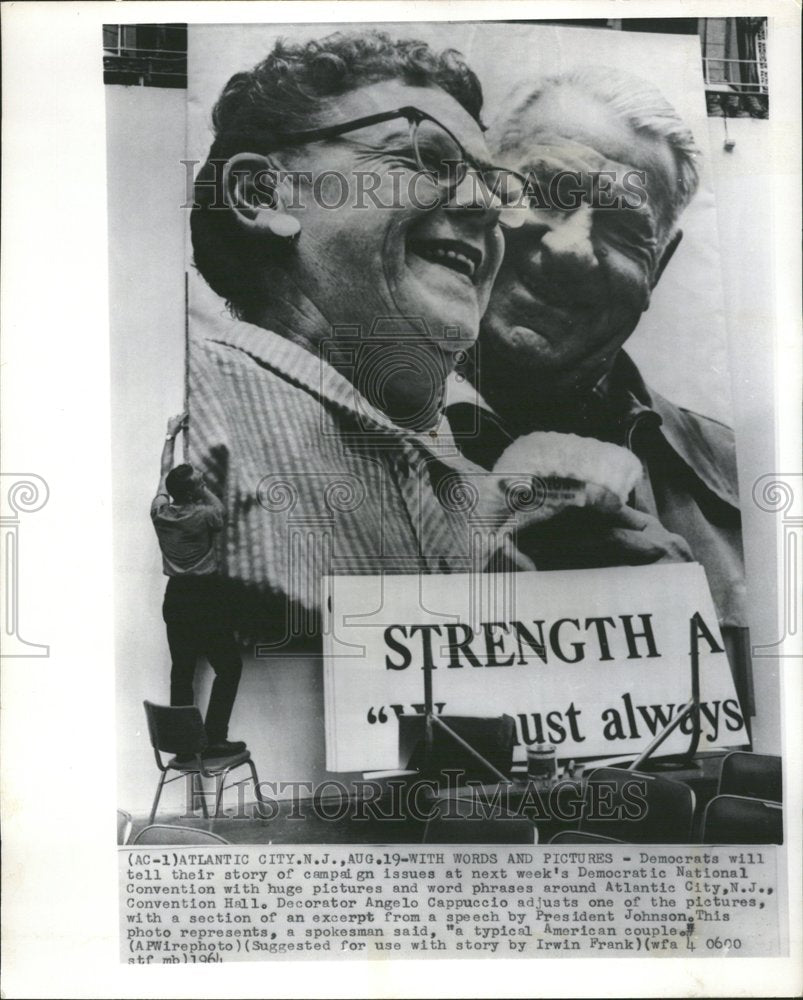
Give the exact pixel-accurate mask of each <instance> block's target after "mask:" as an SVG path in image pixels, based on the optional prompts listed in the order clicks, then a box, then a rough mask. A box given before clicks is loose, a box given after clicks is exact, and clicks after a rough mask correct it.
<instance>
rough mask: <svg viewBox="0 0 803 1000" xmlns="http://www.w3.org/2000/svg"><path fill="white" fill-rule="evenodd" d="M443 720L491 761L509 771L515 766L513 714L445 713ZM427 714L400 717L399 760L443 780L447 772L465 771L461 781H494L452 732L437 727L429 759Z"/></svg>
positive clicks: (426, 774)
mask: <svg viewBox="0 0 803 1000" xmlns="http://www.w3.org/2000/svg"><path fill="white" fill-rule="evenodd" d="M441 718H442V719H443V721H444V722H445V723H446V725H447V726H449V727H450V729H453V730H454V731H455V732H456V733H457V735H458V736H460V737H462V739H464V740H465V741H466V742H467V743H469V744H470V745H471V747H472V748H473V749H474V750H476V751H477V752H478V753H479V754H481V755H482V756H483V757H484V758H485V759H486V760H487V761H488V762H489V763H490V764H493V766H494V767H495V768H496V770H497V771H501V773H502V774H505V775H507V774H509V773H510V769H511V767H512V765H513V747H514V745H515V742H516V722H515V720H514V719H513V717H512V716H510V715H501V716H496V717H491V718H483V717H477V716H464V715H444V716H441ZM424 725H425V720H424V716H423V715H402V716H400V717H399V759H400V760H401V762H402V765H403V766H404V767H408V768H412V769H414V770H417V771H420V772H421V774H423V775H425V776H426V777H428V778H432V779H434V780H437V781H439V783H442V784H447V783H448V779H446V780H442V776H443V772H444V771H449V770H452V771H456V770H460V771H462V772H463V776H462V778H461V782H460V783H463V782H466V781H491V780H492V775H491V773H490V772H489V770H488V768H487V767H483V766H482V764H480V763H479V761H477V760H476V759H475V758H474V757H473V756H472V755H471V754H470V753H468V751H466V750H465V749H464V748H463V747H461V746H460V744H459V743H457V742H456V741H455V740H454V739H453V738H452V737H451V736H450V735H449V734H448V733H446V732H444V731H443V730H442V729H440V728H438V727H437V726H436V727H435V728H434V730H433V745H432V754H431V756H430V757H429V758H427V753H426V746H425V744H424Z"/></svg>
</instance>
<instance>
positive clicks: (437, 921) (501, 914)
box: [120, 844, 778, 964]
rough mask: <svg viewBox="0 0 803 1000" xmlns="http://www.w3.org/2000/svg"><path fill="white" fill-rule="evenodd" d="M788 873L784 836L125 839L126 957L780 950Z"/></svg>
mask: <svg viewBox="0 0 803 1000" xmlns="http://www.w3.org/2000/svg"><path fill="white" fill-rule="evenodd" d="M603 847H604V849H602V848H603ZM776 875H777V872H776V853H775V850H774V849H773V848H763V849H762V850H761V851H756V850H747V851H745V850H743V849H733V848H731V849H728V848H715V849H711V848H694V849H691V848H680V847H672V848H668V849H667V848H660V847H651V848H648V849H645V848H637V847H635V846H631V845H627V844H621V845H607V844H606V845H600V846H599V847H598V846H596V845H595V846H594V848H593V849H585V848H581V847H579V846H572V847H561V848H557V847H551V846H549V845H547V846H545V847H544V848H539V847H533V848H529V849H527V850H516V849H515V848H506V849H503V850H499V849H494V850H488V849H484V848H476V849H470V848H468V849H467V848H449V847H443V848H442V849H440V850H437V851H432V850H427V849H424V850H420V851H419V850H418V849H416V848H413V847H411V848H409V849H403V850H398V851H393V852H388V851H386V850H384V849H377V850H371V849H368V850H366V849H358V850H355V849H354V848H353V847H347V846H343V847H339V846H338V847H335V846H332V845H329V846H327V847H326V848H325V849H324V848H314V847H308V846H304V847H303V848H299V849H295V850H289V849H288V850H280V849H276V850H274V849H270V850H269V851H266V852H262V851H259V852H257V851H249V850H248V849H240V850H238V851H237V852H236V853H235V852H234V851H230V852H226V851H221V852H219V853H218V852H209V853H206V852H200V851H195V852H189V851H186V850H181V849H161V850H159V851H158V852H154V851H153V850H150V851H149V850H146V849H143V848H133V849H125V850H121V852H120V887H121V898H122V900H123V907H122V912H121V935H120V936H121V947H122V957H123V960H124V961H126V962H129V963H133V964H151V963H157V962H159V963H168V964H176V963H203V962H224V961H236V960H240V961H242V960H248V959H251V960H259V959H261V958H265V957H291V958H293V957H298V958H305V959H306V958H324V959H333V958H340V957H342V958H353V959H360V958H366V959H370V958H376V957H378V956H379V955H381V954H386V953H391V954H393V955H394V957H399V958H403V957H407V958H415V957H421V958H425V957H432V956H434V955H441V956H443V955H452V956H454V957H475V956H476V957H488V956H494V955H498V956H500V957H536V956H537V957H550V956H551V957H555V958H560V957H561V956H563V955H574V956H578V955H599V954H613V953H617V954H618V953H621V954H622V955H624V956H627V955H634V956H636V955H640V956H642V957H643V956H646V955H647V954H652V953H655V954H671V953H674V954H682V955H688V956H693V957H704V956H716V957H722V956H723V955H738V956H740V957H745V956H755V955H760V954H772V953H773V952H774V950H776V951H777V947H778V943H777V941H774V940H771V938H772V935H773V933H774V931H773V930H772V928H773V927H775V926H776V920H777V912H776V911H777V896H776V895H775V893H774V892H773V888H772V887H773V885H774V883H775V879H776ZM757 914H760V917H759V921H760V926H761V927H763V928H766V932H765V933H763V934H761V933H760V934H756V927H757V926H758V924H757V922H756V915H757Z"/></svg>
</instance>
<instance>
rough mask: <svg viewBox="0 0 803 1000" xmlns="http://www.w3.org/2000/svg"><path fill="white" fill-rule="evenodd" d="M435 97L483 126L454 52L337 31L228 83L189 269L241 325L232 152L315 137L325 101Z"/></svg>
mask: <svg viewBox="0 0 803 1000" xmlns="http://www.w3.org/2000/svg"><path fill="white" fill-rule="evenodd" d="M393 79H398V80H402V81H403V82H404V83H406V84H409V85H410V86H418V87H427V86H429V87H432V86H435V87H440V88H441V89H442V90H444V91H446V93H447V94H450V95H451V96H452V97H453V98H454V99H455V100H456V101H457V102H458V103H459V104H460V105H462V107H463V108H465V110H466V111H467V112H468V113H469V114H470V115H471V117H472V118H474V119H475V121H477V123H478V124H480V125H481V126H482V122H481V119H480V113H481V110H482V86H481V85H480V82H479V80H478V79H477V77H476V75H475V74H474V73H473V71H472V70H470V69H469V67H468V66H467V65H466V63H465V61H464V60H463V57H462V56H461V55H460V53H459V52H456V51H455V50H453V49H447V50H445V51H443V52H434V51H433V50H432V49H431V48H430V46H429V45H428V44H427V43H426V42H422V41H416V40H414V39H393V38H391V37H390V35H388V34H387V33H386V32H384V31H377V30H369V31H365V30H361V31H338V32H335V33H334V34H332V35H328V36H327V37H326V38H321V39H316V40H314V41H308V42H303V43H300V44H291V43H289V42H287V41H285V40H283V39H279V40H278V41H277V42H276V44H275V45H274V47H273V51H272V52H271V53H270V54H269V55H268V56H267V58H265V59H263V60H262V62H260V63H258V64H257V65H256V66H255V67H254V68H253V69H252V70H251V71H250V72H247V73H235V75H234V76H233V77H232V78H231V79H230V80H229V82H228V83H227V84H226V86H225V87H224V88H223V92H222V94H221V95H220V97H219V98H218V101H217V103H216V104H215V108H214V111H213V112H212V124H213V128H214V134H215V138H214V141H213V143H212V147H211V149H210V151H209V155H208V157H207V160H206V163H205V164H204V166H203V167H202V168H201V170H200V171H199V173H198V175H197V177H196V179H195V192H194V203H193V210H192V215H191V218H190V225H191V230H192V245H193V254H194V259H195V266H196V268H197V269H198V271H199V272H200V273H201V274H202V275H203V277H204V278H205V279H206V281H207V282H208V284H209V285H210V286H211V288H212V289H213V290H214V291H215V292H217V294H218V295H220V296H221V297H222V298H224V299H225V300H226V301H227V302H228V304H229V307H230V308H231V309H232V311H233V312H234V313H235V314H236V315H239V316H247V315H248V314H249V312H250V311H251V309H252V308H253V307H254V306H255V305H257V304H258V303H257V301H255V293H256V294H258V293H257V289H258V288H259V286H260V284H261V282H260V280H259V276H258V274H257V273H256V271H255V268H256V267H257V266H258V265H257V264H256V263H255V262H254V258H255V256H261V258H262V259H263V260H264V257H265V249H264V247H262V248H261V250H260V253H259V255H256V254H255V250H256V247H255V246H254V243H253V238H250V237H249V236H248V235H247V234H245V233H243V232H242V231H241V230H240V229H239V227H237V226H236V224H235V222H234V220H233V219H232V217H231V213H230V212H229V211H228V210H226V209H225V208H222V206H224V205H225V201H224V198H223V192H222V174H223V170H222V166H223V164H224V163H225V161H226V160H228V159H229V158H230V157H231V156H234V155H235V154H236V153H238V152H244V151H249V150H250V151H253V152H258V151H259V150H258V148H255V146H256V137H257V136H262V137H264V135H265V133H268V134H270V133H272V132H279V133H282V132H292V131H300V130H303V129H306V128H314V127H315V126H316V125H317V124H319V123H320V121H321V117H322V113H323V112H325V111H326V110H327V109H328V105H329V104H330V103H331V98H333V97H337V95H338V94H344V93H346V92H348V91H352V90H356V89H357V88H358V87H362V86H365V85H368V84H371V83H376V82H377V81H379V80H393Z"/></svg>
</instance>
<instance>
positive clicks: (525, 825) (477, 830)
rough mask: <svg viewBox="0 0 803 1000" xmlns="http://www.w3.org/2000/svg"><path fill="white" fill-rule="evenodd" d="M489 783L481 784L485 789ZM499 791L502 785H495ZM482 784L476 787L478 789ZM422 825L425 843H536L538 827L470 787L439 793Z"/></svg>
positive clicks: (502, 789)
mask: <svg viewBox="0 0 803 1000" xmlns="http://www.w3.org/2000/svg"><path fill="white" fill-rule="evenodd" d="M488 787H491V786H484V788H485V789H487V788H488ZM496 788H497V789H499V790H501V791H502V792H503V791H504V789H505V786H496ZM482 790H483V788H482V787H481V788H480V789H477V790H476V791H482ZM432 806H433V814H432V816H431V817H430V818H429V819H428V820H427V825H426V827H425V828H424V843H425V844H537V843H538V827H536V825H535V824H534V823H533V822H531V821H530V820H528V819H525V818H523V817H522V816H520V815H517V814H516V813H514V812H512V811H510V810H509V809H505V808H504V807H503V806H500V805H499V804H498V803H497V802H495V801H494V799H491V800H490V801H488V799H487V797H486V796H485V795H480V796H479V797H477V796H475V795H472V789H470V788H466V789H461V790H460V791H459V792H457V793H454V792H453V793H452V794H449V795H445V794H443V795H440V796H438V797H437V798H436V799H435V800H434V801H433V803H432Z"/></svg>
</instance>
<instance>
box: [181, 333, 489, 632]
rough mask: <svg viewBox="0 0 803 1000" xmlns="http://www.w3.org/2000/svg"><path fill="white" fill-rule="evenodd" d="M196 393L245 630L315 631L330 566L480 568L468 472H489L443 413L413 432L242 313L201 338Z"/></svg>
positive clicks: (348, 569)
mask: <svg viewBox="0 0 803 1000" xmlns="http://www.w3.org/2000/svg"><path fill="white" fill-rule="evenodd" d="M190 399H191V406H192V422H191V437H190V455H191V461H192V464H193V465H194V466H195V467H196V468H198V469H201V470H202V471H203V473H204V476H205V478H206V481H207V483H208V484H209V487H210V489H211V490H212V491H213V492H214V493H216V494H217V495H218V496H219V497H220V498H221V499H222V500H223V503H224V506H225V508H226V512H227V521H226V527H225V530H224V532H223V535H224V538H223V546H222V551H221V553H220V556H221V566H222V571H223V572H224V573H225V574H226V575H227V576H228V577H229V578H230V580H231V581H233V583H232V586H233V587H234V589H235V590H236V591H238V593H239V600H237V601H236V604H237V606H238V607H239V608H240V617H239V622H238V624H239V627H240V630H241V632H244V633H245V634H248V635H251V636H254V635H255V633H257V632H258V633H259V634H260V635H265V634H266V632H268V633H270V634H271V635H273V634H274V633H275V632H276V630H277V629H278V630H281V632H282V636H283V635H285V634H287V633H288V632H289V634H291V635H293V636H298V635H299V634H304V635H309V636H310V637H312V636H313V635H315V634H316V633H318V630H319V625H320V623H319V619H318V614H319V612H320V607H321V577H322V576H323V575H326V574H342V575H353V574H380V573H419V572H421V573H451V572H468V571H472V570H477V569H479V568H481V567H480V566H478V565H476V558H474V561H472V551H473V547H472V530H471V525H470V515H469V510H470V508H471V498H470V491H469V494H467V492H466V490H465V480H464V479H462V478H461V475H463V476H468V477H470V476H471V475H473V474H477V473H480V474H483V470H481V469H479V468H478V467H477V466H475V465H473V464H472V463H471V462H469V461H468V460H467V459H465V458H463V457H462V456H461V455H460V453H459V451H458V450H457V448H456V447H455V444H454V440H453V439H452V437H451V434H450V433H449V431H448V425H446V422H445V421H444V422H442V424H441V426H440V428H439V430H438V431H437V432H436V433H434V435H433V436H430V434H424V435H421V434H417V433H415V432H411V431H409V430H404V429H402V428H400V427H398V426H396V425H395V424H394V423H393V422H392V421H390V419H389V418H388V417H387V416H385V414H383V413H382V412H380V411H379V410H378V409H376V408H374V407H373V406H372V405H371V403H370V402H369V401H368V400H367V399H365V397H364V396H363V395H361V393H360V392H359V391H358V390H357V389H356V388H355V387H354V385H352V383H351V382H349V381H348V380H347V379H346V378H345V377H344V376H343V375H342V374H340V372H338V371H337V370H336V369H335V368H334V367H332V366H331V365H330V364H329V363H328V362H327V361H325V360H324V359H323V358H320V357H318V356H316V355H315V354H313V353H311V352H310V351H308V350H305V349H304V348H303V347H300V346H298V345H296V344H294V343H292V342H291V341H289V340H287V339H286V338H284V337H281V336H279V335H277V334H275V333H273V332H271V331H269V330H265V329H262V328H260V327H255V326H251V325H250V324H248V323H242V322H241V323H237V324H229V325H227V330H226V334H225V335H224V336H221V337H220V339H214V338H211V339H207V340H203V341H193V343H192V347H191V351H190ZM475 531H476V529H475ZM474 547H476V546H474ZM282 636H279V637H278V638H279V639H281V638H282Z"/></svg>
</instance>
